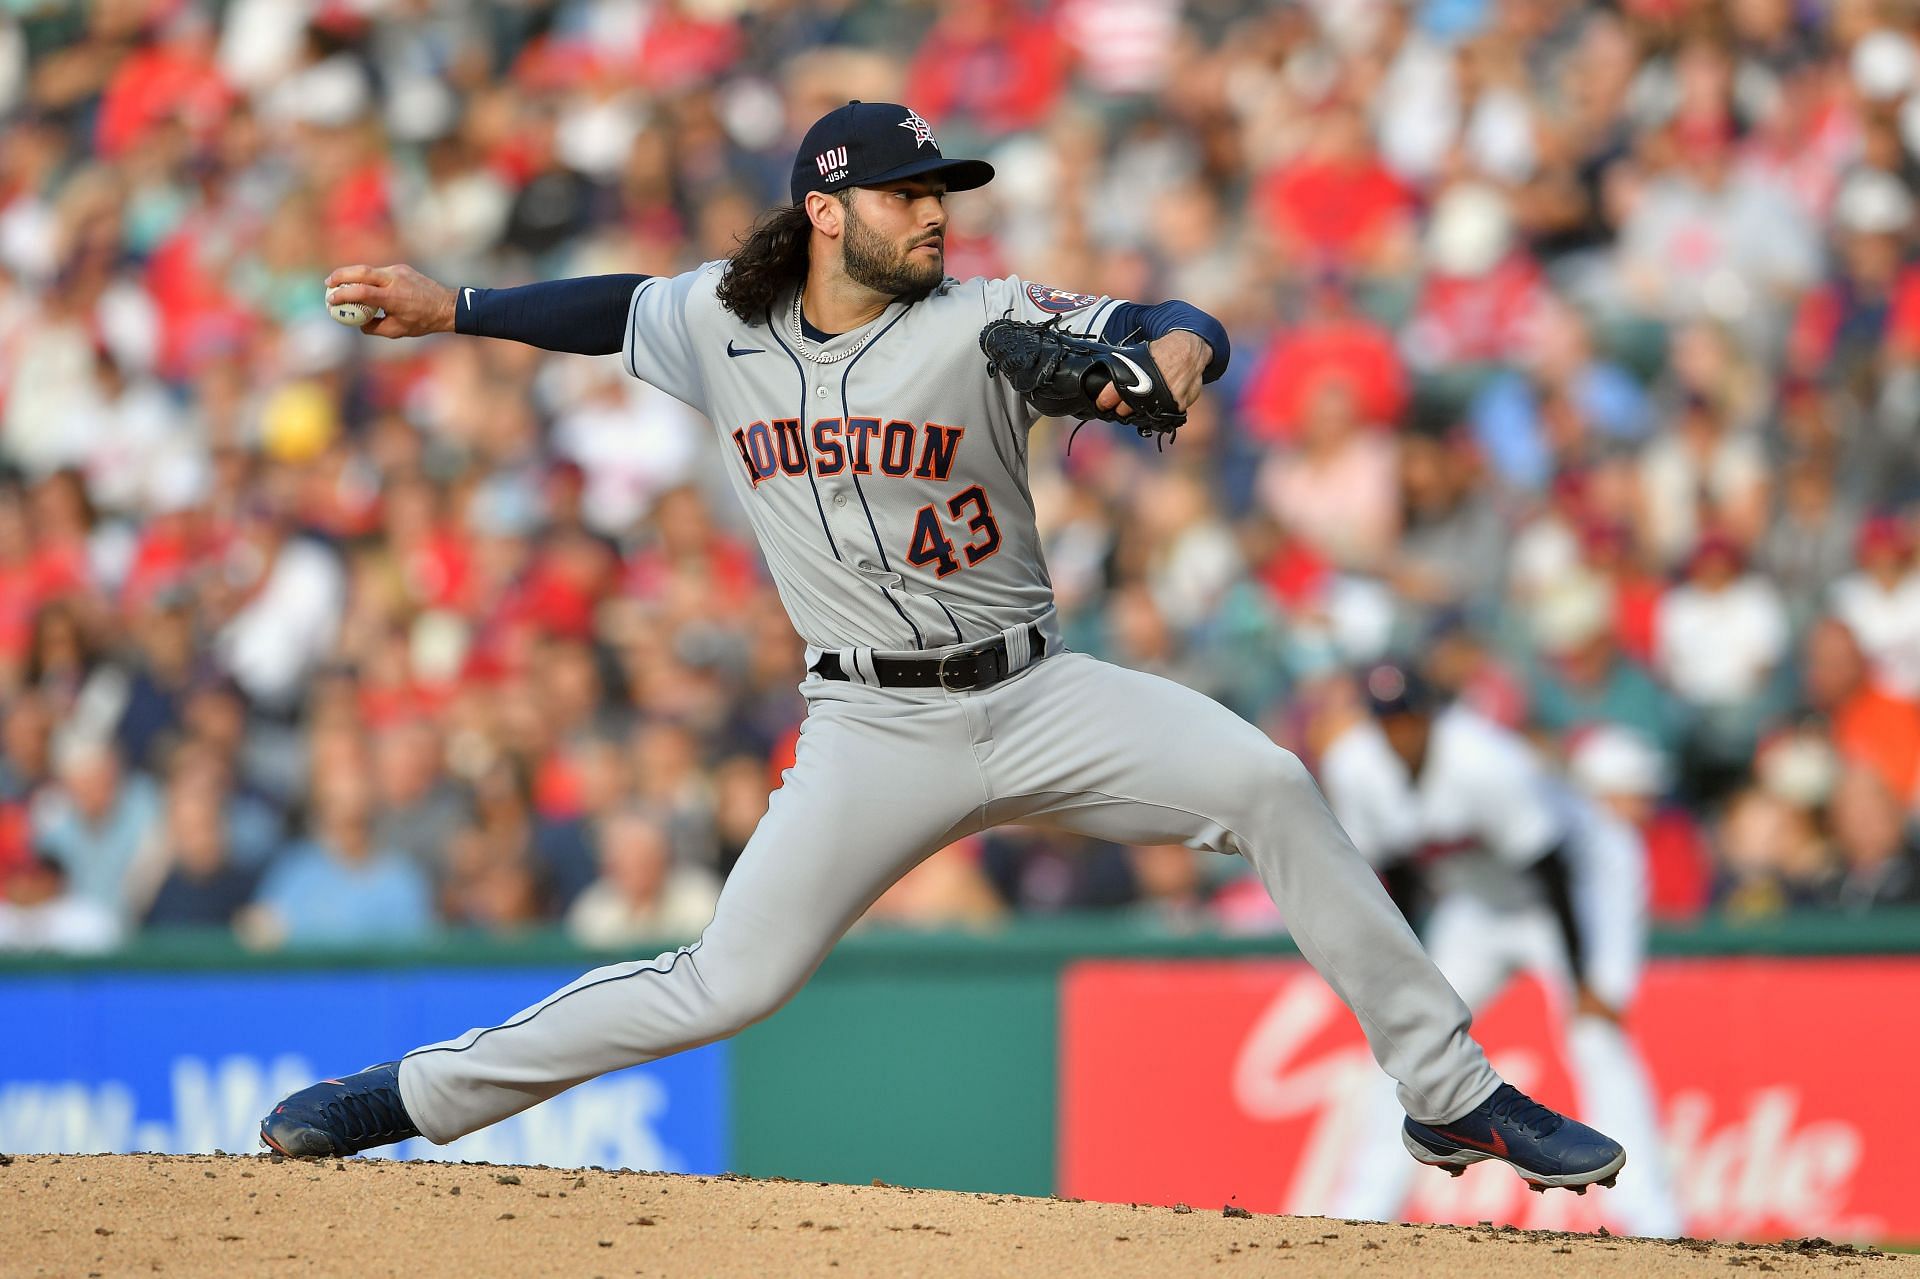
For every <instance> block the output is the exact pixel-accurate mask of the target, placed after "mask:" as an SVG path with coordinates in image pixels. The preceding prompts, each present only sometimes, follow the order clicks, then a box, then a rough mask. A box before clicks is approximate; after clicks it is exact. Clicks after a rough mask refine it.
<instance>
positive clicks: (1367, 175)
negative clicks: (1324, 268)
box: [1254, 157, 1413, 266]
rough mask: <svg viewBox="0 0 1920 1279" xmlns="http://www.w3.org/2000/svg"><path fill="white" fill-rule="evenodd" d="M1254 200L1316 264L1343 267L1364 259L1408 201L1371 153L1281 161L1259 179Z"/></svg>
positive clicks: (1398, 218)
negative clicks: (1363, 156)
mask: <svg viewBox="0 0 1920 1279" xmlns="http://www.w3.org/2000/svg"><path fill="white" fill-rule="evenodd" d="M1254 199H1255V202H1256V204H1257V206H1258V208H1259V209H1260V212H1261V214H1262V215H1263V216H1264V217H1265V218H1266V220H1267V222H1268V223H1269V224H1271V225H1272V226H1273V227H1274V229H1275V230H1277V231H1278V232H1279V233H1280V234H1281V235H1282V236H1283V237H1284V238H1285V239H1286V240H1287V241H1288V242H1289V243H1290V244H1292V245H1295V246H1298V248H1299V249H1300V250H1301V251H1302V252H1303V253H1304V254H1306V255H1307V256H1309V257H1310V258H1313V259H1316V260H1318V261H1319V262H1321V263H1322V264H1327V265H1344V266H1351V265H1356V264H1360V263H1364V262H1365V261H1366V259H1367V258H1368V257H1369V256H1370V254H1371V252H1372V251H1373V249H1374V248H1375V246H1376V245H1377V244H1378V243H1379V241H1380V240H1381V239H1383V238H1384V237H1385V236H1387V235H1388V234H1390V233H1391V232H1392V231H1393V230H1394V229H1395V228H1397V227H1398V226H1399V225H1400V224H1401V223H1402V222H1403V221H1404V219H1405V218H1406V216H1407V214H1408V212H1409V211H1410V210H1411V208H1412V203H1413V201H1412V197H1411V196H1410V195H1409V193H1408V191H1407V189H1406V188H1405V187H1404V186H1402V185H1401V184H1400V180H1399V179H1398V178H1396V177H1394V175H1393V173H1392V171H1391V170H1389V169H1388V168H1387V166H1386V165H1384V164H1382V163H1381V162H1380V161H1379V159H1378V158H1377V157H1368V158H1367V159H1365V160H1362V161H1359V162H1354V161H1350V160H1334V159H1317V158H1316V159H1304V158H1303V159H1300V160H1297V161H1295V162H1294V163H1292V164H1287V165H1282V166H1281V167H1279V168H1277V169H1275V170H1274V171H1273V172H1272V173H1269V174H1268V175H1267V176H1266V177H1265V178H1263V179H1262V180H1261V182H1260V185H1259V187H1258V189H1257V190H1256V192H1255V195H1254Z"/></svg>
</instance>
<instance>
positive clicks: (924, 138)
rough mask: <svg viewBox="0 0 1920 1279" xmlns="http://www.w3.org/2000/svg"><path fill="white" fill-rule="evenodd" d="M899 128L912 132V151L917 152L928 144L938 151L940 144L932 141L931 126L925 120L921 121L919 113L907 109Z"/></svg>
mask: <svg viewBox="0 0 1920 1279" xmlns="http://www.w3.org/2000/svg"><path fill="white" fill-rule="evenodd" d="M900 127H901V128H903V129H912V130H913V149H914V150H916V151H918V150H919V149H920V148H921V147H923V146H926V145H927V144H928V143H929V142H933V146H934V149H935V150H938V149H939V147H940V144H939V143H938V142H934V141H933V126H932V125H930V124H928V123H927V122H926V121H925V120H922V119H921V118H920V116H919V113H918V112H916V111H914V110H912V109H911V108H909V109H908V111H907V118H906V119H904V120H902V121H901V122H900Z"/></svg>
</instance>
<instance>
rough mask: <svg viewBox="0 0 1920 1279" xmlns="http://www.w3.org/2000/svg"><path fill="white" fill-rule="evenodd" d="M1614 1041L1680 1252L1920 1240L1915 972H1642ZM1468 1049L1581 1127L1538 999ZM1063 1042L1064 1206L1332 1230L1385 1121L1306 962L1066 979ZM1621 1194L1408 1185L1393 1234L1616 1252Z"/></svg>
mask: <svg viewBox="0 0 1920 1279" xmlns="http://www.w3.org/2000/svg"><path fill="white" fill-rule="evenodd" d="M1629 1025H1630V1029H1631V1030H1632V1032H1633V1037H1634V1039H1635V1041H1636V1042H1637V1043H1638V1045H1639V1049H1640V1053H1641V1056H1642V1057H1643V1059H1644V1060H1645V1062H1646V1065H1647V1068H1648V1070H1649V1071H1650V1073H1651V1075H1652V1078H1653V1082H1654V1090H1655V1094H1656V1097H1657V1107H1656V1108H1657V1111H1658V1120H1659V1123H1660V1125H1661V1128H1662V1130H1663V1132H1664V1139H1665V1142H1666V1145H1667V1151H1666V1152H1665V1153H1666V1155H1667V1158H1668V1160H1669V1165H1668V1166H1669V1167H1670V1168H1671V1169H1672V1170H1673V1180H1674V1193H1675V1196H1676V1197H1677V1199H1678V1201H1679V1207H1680V1211H1681V1218H1682V1220H1683V1223H1684V1228H1685V1230H1686V1233H1688V1234H1691V1235H1695V1236H1699V1237H1710V1238H1724V1239H1754V1240H1757V1239H1767V1238H1783V1237H1793V1236H1802V1235H1824V1236H1826V1237H1828V1238H1837V1239H1856V1240H1895V1241H1914V1240H1920V1165H1916V1163H1915V1161H1914V1159H1913V1158H1912V1149H1911V1147H1912V1136H1911V1134H1910V1133H1909V1132H1908V1131H1906V1124H1905V1119H1906V1118H1907V1117H1908V1116H1910V1115H1911V1114H1912V1113H1913V1110H1912V1092H1911V1089H1912V1086H1913V1080H1914V1078H1915V1076H1916V1073H1920V959H1904V958H1902V959H1890V958H1889V959H1862V958H1850V959H1806V960H1796V959H1714V960H1673V961H1662V962H1656V963H1654V964H1653V965H1651V966H1650V968H1649V970H1648V973H1647V976H1646V980H1645V983H1644V985H1643V987H1642V990H1641V994H1640V997H1639V1001H1638V1003H1637V1004H1636V1006H1635V1008H1634V1010H1633V1014H1632V1017H1631V1019H1630V1023H1629ZM1474 1030H1475V1034H1476V1035H1477V1036H1478V1037H1479V1039H1480V1041H1481V1042H1482V1043H1483V1044H1485V1045H1486V1047H1487V1050H1488V1053H1489V1055H1490V1056H1491V1058H1492V1060H1493V1064H1494V1067H1495V1069H1497V1070H1498V1071H1499V1072H1500V1073H1501V1074H1502V1075H1503V1076H1504V1077H1505V1078H1507V1079H1508V1080H1510V1081H1512V1082H1513V1083H1515V1084H1516V1085H1518V1086H1519V1087H1521V1088H1522V1089H1524V1090H1526V1091H1528V1092H1530V1093H1532V1094H1533V1095H1534V1096H1536V1097H1538V1098H1539V1099H1540V1100H1541V1101H1544V1102H1546V1103H1548V1104H1549V1105H1553V1106H1555V1107H1557V1108H1560V1109H1565V1110H1569V1111H1571V1112H1573V1113H1575V1114H1578V1113H1579V1112H1580V1107H1579V1105H1578V1100H1577V1098H1576V1097H1575V1095H1574V1088H1573V1085H1572V1083H1571V1081H1570V1075H1569V1072H1568V1069H1567V1063H1566V1060H1565V1050H1564V1049H1563V1047H1562V1044H1563V1042H1564V1037H1563V1035H1562V1033H1561V1031H1560V1028H1559V1027H1558V1025H1557V1024H1556V1020H1555V1018H1554V1016H1553V1014H1552V1013H1551V1011H1550V1010H1549V1006H1548V1001H1547V1000H1546V998H1545V997H1544V995H1543V992H1542V990H1541V988H1540V987H1539V986H1538V985H1536V984H1534V983H1532V982H1531V981H1527V980H1523V981H1520V982H1517V983H1516V984H1515V985H1514V986H1513V987H1512V988H1511V989H1509V990H1508V991H1507V993H1506V994H1505V995H1503V996H1502V997H1501V998H1500V999H1499V1000H1497V1001H1496V1002H1495V1003H1494V1004H1493V1005H1491V1006H1490V1007H1488V1008H1487V1009H1486V1010H1485V1011H1484V1012H1483V1013H1482V1015H1481V1016H1480V1017H1479V1018H1477V1019H1476V1021H1475V1024H1474ZM1061 1035H1062V1043H1061V1063H1060V1124H1061V1133H1060V1189H1061V1192H1062V1193H1064V1194H1068V1195H1073V1196H1077V1197H1080V1198H1085V1199H1098V1200H1109V1201H1117V1202H1129V1201H1132V1202H1142V1203H1162V1204H1166V1203H1175V1202H1186V1203H1190V1204H1193V1205H1195V1206H1206V1207H1211V1208H1218V1207H1219V1206H1221V1205H1223V1204H1226V1203H1234V1204H1238V1205H1241V1206H1244V1207H1247V1208H1250V1209H1253V1210H1255V1211H1261V1212H1293V1213H1323V1214H1325V1213H1331V1212H1334V1211H1335V1206H1336V1205H1337V1204H1338V1203H1340V1202H1341V1201H1342V1200H1341V1196H1340V1193H1339V1192H1340V1189H1341V1187H1343V1186H1346V1185H1349V1184H1350V1181H1349V1180H1346V1179H1348V1178H1350V1177H1351V1176H1352V1172H1353V1167H1354V1164H1353V1160H1354V1159H1355V1158H1356V1152H1357V1150H1358V1148H1359V1147H1360V1146H1361V1144H1362V1142H1361V1137H1360V1134H1361V1133H1362V1132H1363V1131H1365V1130H1366V1129H1367V1128H1368V1117H1369V1116H1370V1115H1378V1114H1379V1111H1380V1107H1379V1105H1378V1102H1379V1098H1380V1093H1381V1085H1380V1083H1379V1079H1380V1076H1379V1071H1378V1068H1377V1067H1376V1066H1375V1065H1374V1064H1373V1059H1372V1058H1371V1057H1370V1056H1369V1055H1368V1053H1367V1050H1366V1044H1365V1042H1364V1041H1363V1040H1362V1039H1361V1037H1360V1031H1359V1027H1358V1026H1357V1025H1356V1024H1355V1023H1354V1020H1353V1018H1352V1016H1351V1015H1350V1014H1349V1013H1348V1012H1347V1011H1346V1009H1345V1008H1344V1007H1343V1006H1342V1005H1341V1004H1340V1003H1339V1001H1338V1000H1337V999H1336V998H1335V997H1334V995H1333V993H1332V992H1331V991H1330V990H1328V989H1327V987H1326V985H1325V984H1324V983H1322V982H1321V980H1320V979H1319V977H1318V976H1317V975H1315V974H1314V972H1313V971H1312V970H1311V969H1310V968H1308V967H1307V966H1306V965H1304V964H1302V963H1298V962H1291V961H1260V962H1253V963H1249V962H1231V963H1224V962H1197V961H1196V962H1165V961H1159V962H1147V961H1113V962H1104V961H1093V962H1087V963H1082V964H1078V965H1076V966H1074V967H1073V968H1072V969H1071V970H1069V972H1068V974H1067V977H1066V980H1065V984H1064V989H1063V991H1062V1017H1061ZM1374 1127H1378V1124H1377V1123H1376V1124H1375V1125H1374ZM1636 1158H1641V1159H1644V1158H1645V1155H1644V1154H1643V1153H1642V1152H1637V1151H1632V1150H1630V1151H1629V1152H1628V1168H1629V1170H1630V1171H1631V1170H1632V1169H1633V1167H1634V1160H1635V1159H1636ZM1622 1185H1623V1187H1624V1185H1625V1177H1624V1176H1623V1178H1622ZM1618 1193H1619V1192H1617V1191H1597V1192H1595V1193H1592V1194H1589V1195H1587V1196H1586V1197H1584V1198H1576V1197H1575V1196H1573V1195H1568V1194H1558V1193H1555V1194H1547V1195H1536V1194H1532V1193H1529V1192H1528V1191H1527V1189H1526V1187H1525V1186H1524V1185H1523V1184H1522V1183H1521V1182H1520V1180H1519V1179H1518V1178H1517V1177H1515V1176H1513V1175H1512V1174H1511V1172H1510V1171H1508V1170H1507V1169H1505V1168H1504V1167H1501V1166H1497V1165H1482V1166H1479V1167H1476V1168H1473V1169H1471V1170H1470V1171H1469V1172H1468V1173H1467V1175H1466V1176H1464V1177H1461V1178H1459V1179H1457V1180H1456V1179H1453V1178H1450V1177H1448V1176H1447V1175H1446V1174H1445V1173H1443V1172H1440V1171H1438V1170H1436V1169H1430V1168H1416V1169H1414V1170H1413V1175H1412V1176H1411V1179H1410V1181H1409V1188H1408V1191H1407V1197H1406V1199H1405V1201H1404V1203H1403V1205H1402V1208H1401V1215H1402V1216H1403V1217H1404V1218H1405V1219H1406V1220H1410V1221H1443V1222H1459V1223H1463V1224H1472V1223H1474V1222H1479V1221H1494V1222H1497V1223H1501V1224H1506V1223H1512V1224H1514V1225H1517V1226H1521V1227H1525V1228H1537V1229H1559V1230H1568V1229H1572V1230H1591V1229H1593V1228H1594V1227H1595V1226H1598V1225H1603V1224H1604V1225H1608V1226H1609V1227H1610V1228H1612V1229H1615V1230H1616V1231H1619V1230H1620V1228H1621V1227H1620V1225H1619V1223H1618V1221H1617V1220H1616V1210H1615V1209H1614V1208H1612V1207H1610V1205H1609V1203H1608V1199H1609V1196H1610V1195H1617V1194H1618Z"/></svg>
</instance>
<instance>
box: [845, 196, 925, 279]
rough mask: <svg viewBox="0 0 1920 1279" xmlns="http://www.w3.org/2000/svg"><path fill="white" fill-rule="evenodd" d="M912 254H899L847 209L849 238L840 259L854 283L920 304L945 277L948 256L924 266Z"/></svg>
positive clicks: (849, 206)
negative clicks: (913, 258)
mask: <svg viewBox="0 0 1920 1279" xmlns="http://www.w3.org/2000/svg"><path fill="white" fill-rule="evenodd" d="M912 252H913V250H912V249H908V250H906V251H905V252H899V251H896V250H895V249H894V247H893V245H891V244H889V243H888V242H887V240H886V237H884V236H882V235H881V234H880V233H879V232H877V231H874V230H872V229H871V228H869V227H868V226H867V224H866V223H864V222H862V221H861V220H860V218H859V215H858V214H856V213H855V212H854V211H853V206H852V205H851V204H849V205H848V206H847V235H846V240H845V243H844V244H843V246H842V249H841V260H842V261H843V262H844V264H845V265H846V269H847V277H848V278H849V279H851V280H852V281H853V282H854V283H855V284H860V285H864V286H866V287H867V288H869V289H872V290H873V291H874V292H875V293H884V294H886V295H887V296H888V297H891V298H896V299H898V300H900V301H902V302H917V301H919V300H920V299H921V298H923V297H925V296H927V294H929V293H931V292H933V290H934V289H935V288H936V287H938V285H939V283H940V281H942V280H943V279H945V278H946V257H945V255H944V254H942V255H941V256H940V257H938V258H935V259H934V260H933V261H932V262H928V263H925V264H924V265H923V264H921V263H919V262H915V261H913V260H911V259H910V258H909V257H908V256H907V255H908V254H909V253H912Z"/></svg>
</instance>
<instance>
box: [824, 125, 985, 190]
mask: <svg viewBox="0 0 1920 1279" xmlns="http://www.w3.org/2000/svg"><path fill="white" fill-rule="evenodd" d="M935 174H937V175H939V176H940V177H942V178H945V179H946V183H947V190H949V191H971V190H973V189H974V188H975V187H983V186H985V185H986V184H987V183H989V182H991V181H993V166H992V165H991V164H988V163H987V162H986V161H985V160H949V159H947V158H946V157H945V156H943V155H941V154H940V144H939V143H938V142H936V141H934V138H933V128H932V126H931V125H929V124H928V123H927V122H926V121H925V120H922V119H921V118H920V117H919V116H918V115H917V114H916V113H915V112H914V111H913V110H912V109H911V108H909V107H903V106H901V105H900V104H899V103H897V102H849V103H847V105H846V106H844V107H836V108H834V109H833V110H831V111H829V112H827V113H826V114H825V115H823V116H821V117H820V118H819V119H818V120H815V121H814V122H813V127H812V128H811V129H808V130H807V136H806V137H804V138H802V139H801V140H800V150H799V152H798V153H796V154H795V155H794V157H793V202H794V203H795V204H799V203H800V202H801V201H803V200H805V199H806V198H807V192H809V191H839V190H843V189H845V188H846V187H870V186H878V185H880V184H881V183H883V182H898V181H900V180H902V179H903V178H924V177H931V176H933V175H935Z"/></svg>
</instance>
